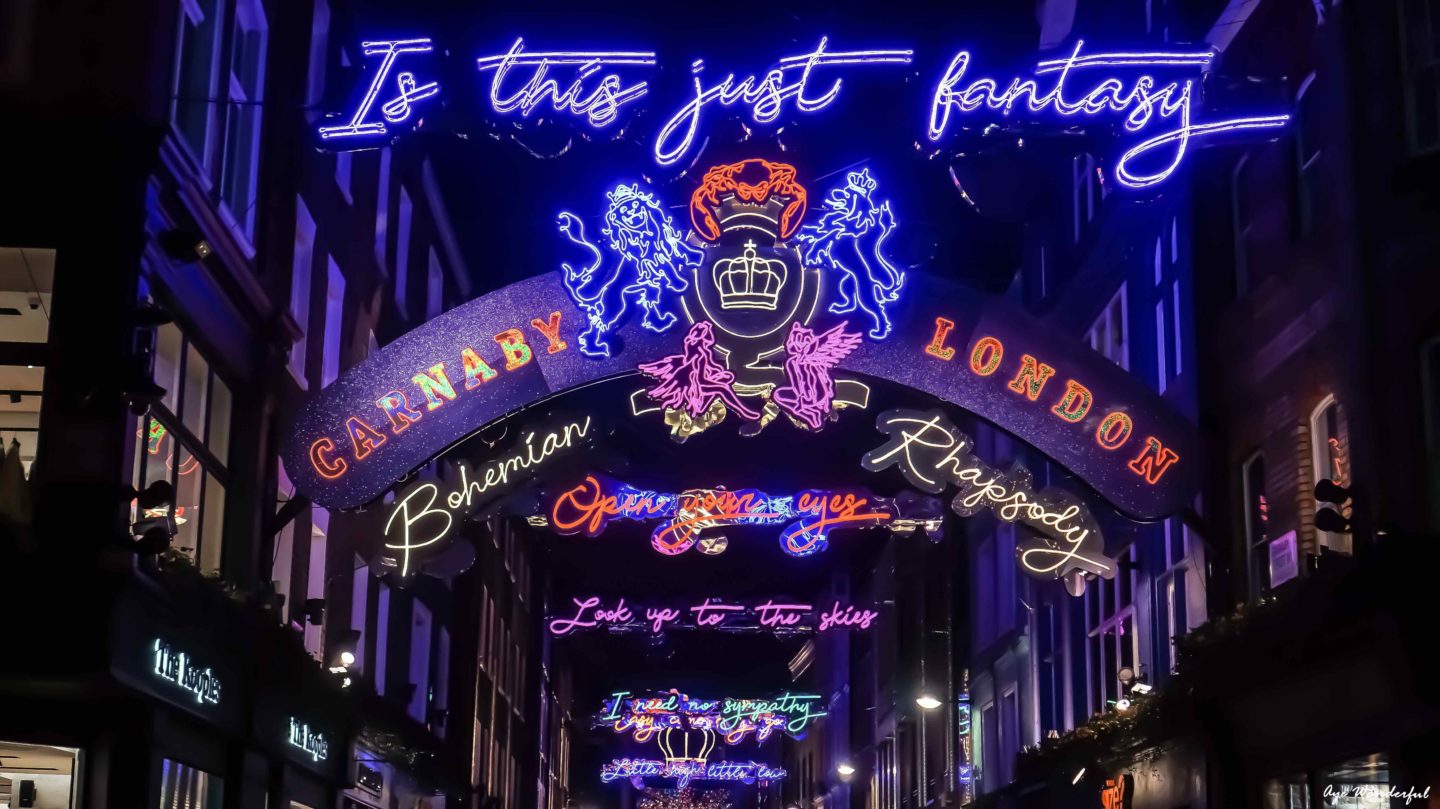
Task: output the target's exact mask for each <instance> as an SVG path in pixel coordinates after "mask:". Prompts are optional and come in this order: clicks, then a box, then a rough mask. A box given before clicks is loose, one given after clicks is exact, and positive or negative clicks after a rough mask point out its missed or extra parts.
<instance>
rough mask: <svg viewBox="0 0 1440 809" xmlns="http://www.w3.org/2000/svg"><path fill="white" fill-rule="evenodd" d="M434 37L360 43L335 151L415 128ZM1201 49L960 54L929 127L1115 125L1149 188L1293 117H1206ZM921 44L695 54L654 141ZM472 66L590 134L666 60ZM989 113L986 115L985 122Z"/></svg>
mask: <svg viewBox="0 0 1440 809" xmlns="http://www.w3.org/2000/svg"><path fill="white" fill-rule="evenodd" d="M434 51H435V46H434V44H433V42H432V41H431V40H430V39H429V38H423V37H421V38H411V39H391V40H376V41H367V42H363V43H361V52H362V54H363V55H364V56H365V57H366V59H367V64H368V65H369V67H370V76H369V79H368V81H366V82H365V83H364V85H363V87H362V88H360V93H359V95H358V96H357V97H356V100H355V102H354V103H353V104H352V108H351V109H350V110H349V111H348V112H345V113H340V114H336V115H332V116H330V119H329V120H328V121H327V122H325V123H324V124H323V125H322V126H320V127H319V129H318V134H319V136H320V140H321V142H322V143H324V144H326V146H327V147H329V148H335V149H350V148H368V147H371V146H374V145H377V142H378V143H383V142H386V139H388V138H390V137H393V133H392V128H394V127H396V126H400V125H409V126H415V125H418V124H419V123H420V122H421V121H422V120H423V118H422V115H423V113H424V112H425V111H426V110H427V109H433V110H439V109H440V108H441V106H440V105H438V104H436V103H435V102H436V101H437V100H438V97H439V96H440V95H441V92H442V90H443V88H442V87H441V85H440V83H439V82H438V81H437V80H434V79H433V78H431V77H430V76H422V77H419V78H417V70H421V71H422V72H423V68H426V67H429V68H430V70H431V73H432V74H433V73H435V72H436V71H435V69H434V66H433V65H427V64H426V63H425V62H423V61H422V60H425V59H431V60H433V59H434V56H433V54H434ZM1214 58H1215V54H1214V52H1212V51H1208V50H1204V49H1199V48H1197V49H1193V50H1176V51H1104V52H1095V53H1087V52H1085V50H1084V43H1083V42H1078V41H1077V42H1076V43H1075V44H1074V46H1073V47H1072V48H1071V49H1069V50H1068V52H1066V55H1064V56H1063V57H1060V58H1052V59H1045V60H1042V61H1040V62H1038V63H1037V64H1036V65H1035V67H1034V68H1033V70H1032V71H1031V73H1032V74H1033V75H1032V76H1031V77H1019V76H1017V77H1013V78H1010V79H993V78H984V77H978V78H977V77H973V76H972V67H973V65H972V62H973V58H972V56H971V54H970V52H969V51H965V50H962V51H959V52H957V53H955V54H954V55H953V57H952V58H951V59H950V60H949V62H948V63H947V65H946V67H945V69H944V70H943V71H942V72H941V73H940V75H939V77H938V79H936V80H935V82H934V84H932V85H930V87H931V90H930V93H929V96H928V98H927V99H926V101H927V105H926V109H925V111H924V113H925V114H924V116H923V120H926V121H927V123H926V126H925V130H926V137H927V138H928V139H929V140H930V141H931V142H932V143H939V142H941V141H943V140H944V139H945V138H946V137H947V136H948V135H949V134H951V133H952V131H953V130H954V129H955V128H957V127H958V126H959V125H960V124H959V123H958V122H957V120H956V119H957V118H959V117H962V116H982V117H983V118H984V119H985V120H986V121H1005V120H1010V119H1013V118H1015V117H1016V116H1017V115H1028V116H1030V117H1032V118H1036V119H1040V120H1044V119H1049V120H1052V121H1054V122H1055V123H1057V124H1058V125H1062V126H1065V127H1073V126H1076V125H1080V124H1084V123H1087V122H1091V121H1094V122H1097V123H1099V122H1104V121H1113V122H1116V123H1118V124H1119V125H1120V129H1121V130H1123V133H1124V136H1128V137H1133V138H1135V139H1136V142H1134V143H1130V144H1128V145H1127V146H1126V147H1125V148H1124V150H1123V151H1122V152H1121V154H1119V155H1118V156H1117V157H1116V158H1115V160H1114V162H1113V174H1114V177H1115V179H1116V181H1117V182H1118V183H1120V184H1121V185H1124V186H1128V187H1131V188H1146V187H1149V186H1152V185H1155V184H1157V183H1159V182H1162V181H1163V180H1165V179H1166V178H1168V177H1169V176H1171V175H1172V174H1173V173H1174V172H1175V170H1176V169H1177V168H1179V166H1180V164H1181V162H1182V161H1183V160H1184V159H1185V156H1186V154H1187V153H1188V151H1189V149H1190V147H1191V145H1192V142H1196V141H1208V140H1211V139H1213V138H1215V137H1217V136H1220V135H1224V134H1226V133H1233V132H1246V131H1256V130H1273V129H1277V128H1279V127H1282V126H1284V125H1285V123H1286V121H1288V120H1289V116H1288V115H1285V114H1272V115H1243V116H1236V117H1227V118H1220V119H1216V120H1211V121H1202V120H1200V119H1199V118H1200V116H1199V115H1198V109H1197V107H1198V104H1199V99H1198V98H1197V95H1198V88H1197V80H1198V79H1199V78H1200V76H1201V74H1202V73H1203V71H1205V70H1207V69H1208V68H1209V67H1210V65H1211V62H1212V61H1213V60H1214ZM915 60H916V55H915V52H914V51H912V50H909V49H904V48H889V49H858V50H838V49H832V48H831V45H830V41H829V39H828V38H826V37H820V38H819V40H818V44H817V45H816V47H815V48H814V50H811V51H809V52H807V53H801V54H794V55H788V56H781V57H779V58H777V59H776V60H775V61H773V62H772V63H771V64H770V65H769V66H768V67H767V68H766V69H764V70H761V71H758V72H753V73H736V72H726V73H724V74H723V77H721V75H720V74H719V71H714V70H711V69H710V68H709V67H708V66H707V65H706V62H705V60H704V59H700V58H697V59H694V60H693V61H692V62H691V64H690V69H689V73H690V84H691V86H692V89H693V93H692V94H691V95H690V97H689V98H687V99H685V100H684V101H683V102H681V103H680V104H679V106H678V107H677V108H676V109H675V111H674V112H667V111H665V108H664V107H663V106H662V107H661V112H660V113H659V114H660V115H661V116H662V117H663V121H664V123H663V124H661V125H660V127H659V129H658V130H656V131H655V134H654V136H653V138H652V141H651V152H652V156H653V158H654V160H655V162H656V163H658V164H659V165H661V166H670V165H675V164H680V163H682V161H685V160H686V159H687V158H689V159H694V157H695V155H696V154H697V151H698V149H699V148H700V147H701V146H703V145H704V143H705V140H706V138H705V134H704V125H705V122H706V117H707V113H708V114H710V115H711V116H713V114H714V113H716V112H718V111H720V110H726V109H734V110H739V111H742V112H744V113H746V114H747V115H748V117H749V118H750V120H751V121H753V122H754V124H755V125H757V126H767V125H772V124H777V123H779V122H781V120H782V117H784V116H786V115H787V114H788V113H806V114H810V113H817V112H820V111H821V110H824V109H826V108H829V107H831V106H833V105H835V104H836V103H837V102H838V101H839V99H840V97H841V90H842V88H843V87H844V81H845V79H844V76H843V75H841V73H842V71H844V70H847V69H848V70H851V71H857V70H863V71H866V72H874V71H881V70H884V69H886V68H889V69H891V70H894V69H895V68H903V67H905V66H908V65H911V64H912V63H913V62H915ZM475 66H476V68H477V69H478V70H479V71H480V72H481V73H482V74H483V79H484V80H486V81H487V82H488V92H487V97H486V99H485V102H486V103H487V104H488V107H489V111H490V113H492V114H494V115H496V116H500V117H504V118H514V117H518V118H520V119H523V120H529V119H530V117H531V115H532V114H536V113H537V111H539V113H538V115H537V117H566V118H570V119H573V120H574V121H575V122H576V123H577V124H579V125H581V126H585V127H588V128H591V129H594V130H605V129H607V128H608V127H611V126H613V125H614V124H615V123H616V122H617V121H618V120H620V119H621V117H622V115H623V113H624V112H626V110H627V108H630V107H633V106H634V105H636V104H637V103H639V102H640V101H641V100H642V99H645V98H647V97H648V96H649V95H650V90H651V87H650V82H649V81H648V80H647V79H648V78H649V77H650V75H649V74H652V73H653V72H654V71H655V70H656V69H658V67H659V58H658V55H657V54H656V53H655V52H654V51H612V50H529V49H527V47H526V44H525V40H524V39H523V38H521V39H516V40H515V41H514V43H513V44H512V45H511V46H510V47H509V48H508V49H506V50H504V51H503V52H500V53H496V54H492V55H486V56H481V57H479V58H477V59H476V60H475ZM982 122H984V121H982Z"/></svg>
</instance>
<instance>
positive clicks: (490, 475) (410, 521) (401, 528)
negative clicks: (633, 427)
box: [385, 416, 590, 576]
mask: <svg viewBox="0 0 1440 809" xmlns="http://www.w3.org/2000/svg"><path fill="white" fill-rule="evenodd" d="M589 435H590V417H589V416H586V417H585V419H584V420H583V421H575V422H570V423H568V424H563V425H561V426H559V427H556V428H555V429H553V430H550V431H548V432H545V433H540V432H537V431H534V430H531V431H529V432H527V433H526V434H525V438H524V439H523V440H521V441H517V442H516V443H515V445H514V446H513V447H511V448H510V451H509V452H508V453H506V454H505V455H502V456H500V457H498V458H495V459H493V460H489V461H486V462H484V463H483V464H481V465H480V466H479V467H478V468H477V469H476V470H475V472H474V473H473V475H474V477H472V476H471V475H472V473H471V471H470V469H469V467H467V466H466V465H465V464H463V463H460V464H457V465H456V466H457V469H458V472H457V474H458V476H459V480H458V481H457V482H456V484H455V487H454V488H453V489H451V490H450V491H449V492H448V493H447V494H446V495H445V497H444V500H443V501H441V502H440V504H439V505H436V501H440V500H441V497H440V483H438V482H435V481H426V482H424V483H420V484H417V485H415V486H414V487H412V488H411V489H410V490H409V491H408V492H406V493H405V494H404V495H401V496H397V497H396V498H395V502H394V503H393V504H391V506H390V517H389V519H387V520H386V521H385V547H386V548H389V549H391V550H395V551H399V552H400V560H401V561H400V575H401V576H407V575H409V573H410V561H411V560H410V557H411V554H413V553H414V552H415V551H416V550H419V549H420V548H426V547H429V546H431V545H434V544H435V543H437V542H439V541H441V540H442V539H444V538H445V537H446V536H448V535H449V534H450V530H451V529H452V528H454V526H455V517H456V515H459V516H460V517H461V519H463V518H464V515H465V514H468V513H470V512H471V511H472V510H473V509H474V508H475V507H477V506H478V505H480V504H483V503H485V502H488V501H490V500H492V499H494V497H495V496H496V495H498V494H499V493H500V492H501V491H503V490H506V489H509V488H510V487H511V486H513V485H514V484H515V483H518V482H520V481H521V480H525V479H527V478H530V477H533V476H534V475H535V474H536V473H538V472H539V470H540V468H541V467H542V466H544V465H545V462H546V461H548V460H550V459H551V458H552V457H554V456H555V455H557V454H560V453H563V452H565V451H566V450H569V449H572V448H574V447H576V446H578V445H580V444H581V443H583V442H584V440H585V439H586V438H588V437H589ZM536 436H541V437H540V439H539V440H538V441H537V440H536Z"/></svg>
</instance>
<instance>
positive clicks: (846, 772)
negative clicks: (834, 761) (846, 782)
mask: <svg viewBox="0 0 1440 809" xmlns="http://www.w3.org/2000/svg"><path fill="white" fill-rule="evenodd" d="M835 772H837V773H839V774H840V777H841V778H849V777H850V776H852V775H854V774H855V765H853V764H851V763H850V762H848V761H842V762H840V764H839V765H838V766H836V767H835Z"/></svg>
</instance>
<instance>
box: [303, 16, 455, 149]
mask: <svg viewBox="0 0 1440 809" xmlns="http://www.w3.org/2000/svg"><path fill="white" fill-rule="evenodd" d="M434 49H435V46H434V44H433V43H432V42H431V41H430V38H429V37H418V38H415V39H387V40H371V41H366V42H361V43H360V50H361V53H362V54H363V55H365V56H377V55H382V54H383V58H382V59H381V60H380V67H379V68H377V69H376V70H375V77H374V78H373V79H371V80H370V86H369V87H367V88H366V89H365V94H364V95H363V96H361V97H360V104H359V105H358V106H356V108H355V112H354V114H353V115H351V116H350V122H349V123H348V124H344V125H341V126H322V127H318V128H317V130H316V132H317V133H318V134H319V136H320V140H322V141H328V140H331V139H333V138H355V137H380V136H383V135H385V134H386V132H388V131H389V129H388V128H387V127H386V126H385V123H384V121H370V122H366V121H365V119H366V118H367V117H368V116H369V115H370V110H371V109H372V108H373V107H374V106H375V99H376V97H377V96H378V95H380V86H381V85H382V84H384V83H385V79H387V78H389V76H390V71H391V70H392V69H393V68H394V67H395V62H396V61H398V60H399V58H400V54H402V53H430V52H432V51H433V50H434ZM395 82H396V86H397V88H398V89H399V91H400V94H399V95H397V96H395V97H394V98H392V99H390V100H389V101H387V102H385V103H384V104H382V105H381V107H380V113H381V117H383V118H384V119H385V120H386V121H389V122H390V123H392V124H399V123H404V122H405V121H406V120H409V118H410V114H411V112H412V111H413V109H414V104H415V102H417V101H423V100H425V99H427V98H431V97H433V96H436V95H438V94H439V93H440V83H439V82H436V81H432V82H427V83H425V84H418V83H417V82H416V81H415V74H414V73H412V72H409V71H404V72H401V73H400V74H399V75H397V76H396V77H395ZM407 84H408V86H407Z"/></svg>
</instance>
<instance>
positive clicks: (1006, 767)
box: [996, 687, 1020, 784]
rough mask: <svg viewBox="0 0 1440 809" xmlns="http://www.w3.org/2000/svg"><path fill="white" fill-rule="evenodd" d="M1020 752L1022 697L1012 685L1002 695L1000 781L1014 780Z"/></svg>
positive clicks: (1004, 782) (1005, 782) (998, 762)
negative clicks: (1017, 757) (1016, 762)
mask: <svg viewBox="0 0 1440 809" xmlns="http://www.w3.org/2000/svg"><path fill="white" fill-rule="evenodd" d="M1019 754H1020V697H1019V695H1018V694H1017V693H1016V691H1015V689H1014V688H1013V687H1012V688H1010V690H1008V691H1006V692H1005V693H1004V694H1003V695H1001V697H1000V760H999V761H997V762H996V764H998V765H999V766H998V767H997V769H998V770H999V776H1000V778H999V781H1000V783H1002V784H1008V783H1010V782H1011V781H1012V780H1014V778H1015V775H1014V770H1015V757H1016V756H1017V755H1019Z"/></svg>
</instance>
